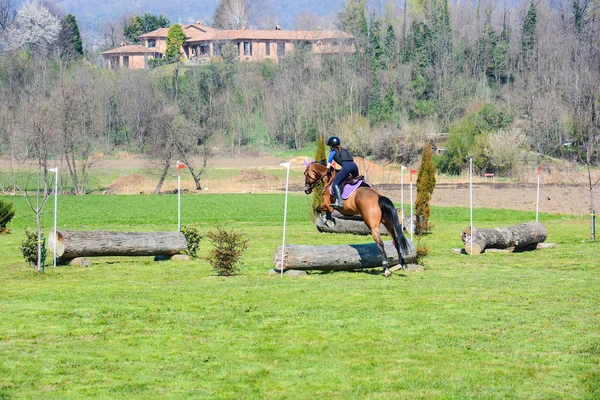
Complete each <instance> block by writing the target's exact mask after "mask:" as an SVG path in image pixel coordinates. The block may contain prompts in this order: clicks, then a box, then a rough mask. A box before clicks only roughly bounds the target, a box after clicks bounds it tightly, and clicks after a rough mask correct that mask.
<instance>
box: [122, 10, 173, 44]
mask: <svg viewBox="0 0 600 400" xmlns="http://www.w3.org/2000/svg"><path fill="white" fill-rule="evenodd" d="M170 24H171V22H170V21H169V19H168V18H167V17H165V16H164V15H153V14H148V13H145V14H144V15H143V16H139V15H136V16H134V17H133V18H131V19H130V20H129V23H126V24H125V25H124V26H123V33H124V34H125V37H126V38H127V40H128V41H129V42H130V43H139V41H140V39H139V37H140V35H143V34H144V33H148V32H152V31H155V30H157V29H158V28H166V27H168V26H169V25H170Z"/></svg>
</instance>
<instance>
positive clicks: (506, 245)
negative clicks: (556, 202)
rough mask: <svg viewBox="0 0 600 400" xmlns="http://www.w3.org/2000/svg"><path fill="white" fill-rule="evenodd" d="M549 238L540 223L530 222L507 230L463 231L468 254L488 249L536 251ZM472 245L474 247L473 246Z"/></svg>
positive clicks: (462, 235)
mask: <svg viewBox="0 0 600 400" xmlns="http://www.w3.org/2000/svg"><path fill="white" fill-rule="evenodd" d="M547 237H548V230H547V229H546V227H545V226H544V225H542V224H541V223H539V222H528V223H526V224H519V225H513V226H509V227H507V228H495V229H479V228H475V227H473V233H471V228H470V227H468V228H465V229H463V230H462V233H461V238H462V241H463V243H464V245H465V252H466V253H467V254H480V253H483V252H484V250H486V249H512V251H524V250H535V249H536V248H538V244H539V243H541V242H543V241H545V240H546V238H547ZM471 244H472V246H471Z"/></svg>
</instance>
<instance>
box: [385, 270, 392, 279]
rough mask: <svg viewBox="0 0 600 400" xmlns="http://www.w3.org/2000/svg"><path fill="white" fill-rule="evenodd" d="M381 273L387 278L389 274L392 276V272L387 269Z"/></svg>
mask: <svg viewBox="0 0 600 400" xmlns="http://www.w3.org/2000/svg"><path fill="white" fill-rule="evenodd" d="M383 275H385V277H386V278H389V277H390V276H392V273H391V272H390V270H389V269H386V270H385V272H384V273H383Z"/></svg>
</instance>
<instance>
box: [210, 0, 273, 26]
mask: <svg viewBox="0 0 600 400" xmlns="http://www.w3.org/2000/svg"><path fill="white" fill-rule="evenodd" d="M263 8H264V4H263V1H262V0H221V1H220V2H219V4H218V5H217V8H216V9H215V13H214V15H213V26H214V27H215V28H219V29H243V28H249V27H251V26H255V25H256V21H257V20H258V17H259V14H260V12H261V10H262V9H263Z"/></svg>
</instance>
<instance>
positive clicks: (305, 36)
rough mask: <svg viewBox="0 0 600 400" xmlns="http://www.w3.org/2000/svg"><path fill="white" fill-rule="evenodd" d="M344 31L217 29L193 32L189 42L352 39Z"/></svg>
mask: <svg viewBox="0 0 600 400" xmlns="http://www.w3.org/2000/svg"><path fill="white" fill-rule="evenodd" d="M352 38H353V36H352V35H351V34H349V33H346V32H343V31H284V30H254V29H243V30H215V31H214V32H207V33H204V34H202V33H200V32H199V33H198V34H193V35H191V37H189V38H188V42H194V41H204V40H307V41H315V40H328V39H329V40H330V39H352Z"/></svg>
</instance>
